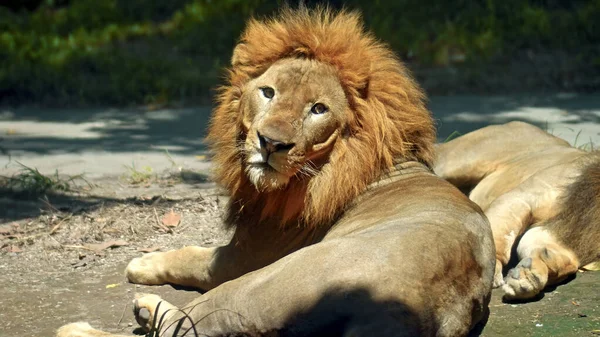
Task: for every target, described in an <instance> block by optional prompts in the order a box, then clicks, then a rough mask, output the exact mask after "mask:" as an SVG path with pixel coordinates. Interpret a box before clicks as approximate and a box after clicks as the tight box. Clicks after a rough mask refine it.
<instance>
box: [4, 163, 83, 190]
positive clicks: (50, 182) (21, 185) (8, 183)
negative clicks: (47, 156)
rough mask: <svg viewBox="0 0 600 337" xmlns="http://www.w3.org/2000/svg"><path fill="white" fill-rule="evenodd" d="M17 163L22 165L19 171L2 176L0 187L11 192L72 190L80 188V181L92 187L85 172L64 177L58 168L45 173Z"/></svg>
mask: <svg viewBox="0 0 600 337" xmlns="http://www.w3.org/2000/svg"><path fill="white" fill-rule="evenodd" d="M16 163H17V165H19V166H20V170H19V172H18V173H16V174H14V175H12V176H10V177H0V187H2V188H3V189H5V190H6V191H8V192H10V193H17V194H25V195H28V196H33V197H35V196H40V195H44V194H46V193H49V192H71V191H76V190H79V188H78V187H79V185H78V182H80V183H81V182H83V183H85V184H86V185H88V187H92V185H91V184H90V183H89V182H88V181H87V180H86V179H85V178H84V176H83V174H79V175H74V176H67V177H62V176H60V175H59V173H58V170H57V171H55V173H54V174H53V175H44V174H42V173H40V171H39V170H38V169H37V168H33V167H29V166H26V165H24V164H22V163H20V162H16Z"/></svg>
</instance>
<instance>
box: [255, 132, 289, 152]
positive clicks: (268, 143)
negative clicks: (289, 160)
mask: <svg viewBox="0 0 600 337" xmlns="http://www.w3.org/2000/svg"><path fill="white" fill-rule="evenodd" d="M256 134H257V135H258V141H259V142H260V148H261V149H266V150H267V152H269V153H273V152H277V151H284V150H289V149H291V148H292V147H294V143H286V142H282V141H279V140H275V139H273V138H269V137H266V136H264V135H261V134H260V132H257V133H256Z"/></svg>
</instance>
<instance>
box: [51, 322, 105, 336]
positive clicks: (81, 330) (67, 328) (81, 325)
mask: <svg viewBox="0 0 600 337" xmlns="http://www.w3.org/2000/svg"><path fill="white" fill-rule="evenodd" d="M98 332H99V331H98V330H96V329H94V328H92V327H91V326H90V325H89V324H88V323H85V322H77V323H71V324H67V325H63V326H62V327H60V328H59V329H58V331H57V332H56V337H93V336H98Z"/></svg>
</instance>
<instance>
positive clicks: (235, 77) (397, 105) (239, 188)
mask: <svg viewBox="0 0 600 337" xmlns="http://www.w3.org/2000/svg"><path fill="white" fill-rule="evenodd" d="M315 27H321V28H320V29H315ZM357 37H358V38H357ZM297 57H301V58H308V59H314V60H317V61H320V62H323V63H327V64H331V65H333V66H334V67H335V68H336V70H337V76H338V78H339V81H340V83H341V84H342V87H343V88H344V91H345V93H346V97H347V98H348V101H349V104H350V106H351V111H349V113H348V116H347V121H346V122H347V124H346V125H345V129H344V130H343V132H344V135H345V137H344V138H345V139H344V141H342V142H338V143H337V144H336V146H335V149H334V151H333V154H332V155H331V157H330V162H329V164H328V165H327V167H325V168H324V169H323V170H322V171H321V172H319V174H318V175H317V176H315V177H313V178H312V179H310V180H302V179H295V180H294V181H293V182H292V183H291V184H290V185H289V187H288V188H287V189H285V190H281V191H274V192H271V193H262V194H259V193H256V188H255V187H254V186H252V185H251V184H250V183H249V181H248V180H247V179H246V177H245V175H244V174H243V173H242V170H243V168H242V167H241V166H240V165H239V161H240V157H241V155H242V153H241V152H240V150H239V148H237V147H232V146H231V144H233V143H234V142H236V141H238V140H240V139H243V138H244V137H245V136H244V135H243V134H240V132H239V130H241V127H240V124H241V123H242V121H241V117H242V116H241V115H240V114H239V104H240V98H241V97H240V96H241V94H242V88H243V87H244V85H245V84H246V83H247V82H248V81H249V80H250V79H253V78H256V77H258V76H259V75H261V74H262V73H264V72H265V71H266V70H267V69H268V68H269V67H270V66H271V65H272V64H273V63H274V62H276V61H278V60H281V59H284V58H297ZM228 82H229V85H227V86H225V87H223V88H222V89H221V94H220V95H219V98H218V104H219V105H218V108H217V109H216V110H215V113H214V116H213V120H212V122H211V127H210V133H209V136H208V140H209V142H210V143H211V144H212V150H213V151H214V153H215V156H214V161H215V164H216V165H215V166H216V168H217V169H216V172H215V179H216V181H217V182H218V183H220V184H221V185H223V186H226V187H227V188H228V189H229V190H230V191H231V192H232V198H233V200H234V203H233V207H232V208H231V210H230V212H232V213H233V215H239V216H242V217H246V216H247V215H248V212H244V210H243V209H241V208H242V207H241V205H242V204H243V205H244V208H245V209H246V210H249V211H251V212H254V211H255V208H256V207H263V205H271V204H275V203H277V204H278V202H277V200H280V199H281V198H282V195H283V196H285V195H287V194H289V192H290V191H292V190H297V191H300V193H301V194H305V197H304V198H302V199H303V200H301V201H300V203H302V204H303V205H302V206H301V208H302V211H301V212H300V214H297V218H296V219H293V220H291V221H290V222H295V221H300V222H301V224H302V225H304V226H306V225H308V226H317V225H318V224H327V223H330V222H331V221H332V220H333V219H335V217H336V216H337V215H339V213H340V212H341V211H342V210H343V209H344V207H346V206H347V205H348V204H349V203H350V202H351V201H352V200H353V199H354V198H355V197H356V196H357V195H359V194H360V193H362V192H363V191H364V190H365V189H366V187H367V185H368V184H369V183H371V182H373V181H374V180H375V179H376V178H377V177H379V176H380V175H381V174H382V173H384V172H385V171H386V170H389V169H390V168H392V167H393V165H394V164H395V163H396V161H397V160H398V159H399V158H402V160H417V161H421V162H423V163H425V164H427V165H430V164H431V161H432V159H433V148H432V147H431V144H432V142H433V141H434V137H435V130H434V127H433V124H432V121H431V117H430V115H429V112H428V111H427V109H426V108H425V104H424V98H425V97H424V95H423V93H422V92H421V90H420V89H419V87H418V86H417V85H416V84H415V83H414V81H413V80H412V79H411V77H410V76H409V75H408V73H407V71H406V69H405V67H404V66H403V65H402V64H401V63H400V62H399V61H398V59H397V58H396V56H395V55H394V54H393V53H392V52H391V51H390V50H389V49H388V48H386V47H385V46H384V45H383V44H381V43H380V42H378V41H377V40H375V39H374V38H373V37H372V36H371V35H370V34H365V33H364V31H363V26H362V23H361V21H360V18H359V15H358V14H357V13H345V14H344V15H337V16H336V15H332V13H331V12H330V11H328V10H320V11H318V12H317V13H316V15H315V14H314V13H311V12H309V11H292V10H285V11H284V12H283V13H282V14H281V15H280V16H278V17H277V18H274V19H271V20H267V21H257V20H251V21H250V23H249V24H248V27H247V28H246V30H245V32H244V33H243V34H242V37H241V39H240V44H239V45H238V46H237V47H236V49H235V52H234V56H233V60H232V68H231V70H230V71H229V73H228ZM356 154H360V155H356ZM278 207H281V205H278ZM284 207H285V206H284ZM266 216H269V214H267V215H266ZM230 221H234V220H230Z"/></svg>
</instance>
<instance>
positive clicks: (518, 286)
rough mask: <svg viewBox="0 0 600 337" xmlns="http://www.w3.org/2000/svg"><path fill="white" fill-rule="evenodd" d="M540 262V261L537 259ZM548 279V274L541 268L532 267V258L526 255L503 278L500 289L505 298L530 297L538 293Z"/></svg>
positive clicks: (520, 298) (519, 298)
mask: <svg viewBox="0 0 600 337" xmlns="http://www.w3.org/2000/svg"><path fill="white" fill-rule="evenodd" d="M538 262H540V263H541V261H538ZM547 281H548V274H547V272H544V270H542V268H538V269H537V270H536V268H534V263H533V260H532V259H531V258H530V257H528V258H525V259H523V260H521V262H519V264H518V265H517V266H516V267H515V268H513V269H511V270H510V271H509V272H508V275H506V278H505V279H504V285H503V286H502V290H503V291H504V299H506V300H523V299H531V298H533V297H535V296H536V295H537V294H539V293H540V292H541V291H542V290H543V289H544V287H545V286H546V283H547Z"/></svg>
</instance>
